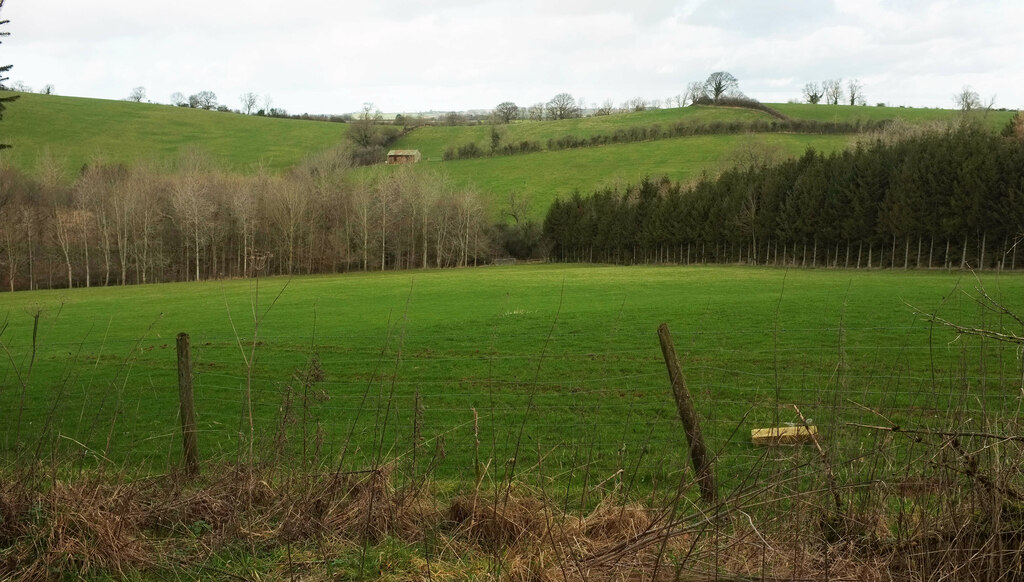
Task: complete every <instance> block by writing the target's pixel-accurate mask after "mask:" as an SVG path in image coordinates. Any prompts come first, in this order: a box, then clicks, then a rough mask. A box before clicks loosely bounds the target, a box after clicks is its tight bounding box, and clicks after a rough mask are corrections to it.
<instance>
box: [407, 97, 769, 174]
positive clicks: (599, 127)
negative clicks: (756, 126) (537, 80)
mask: <svg viewBox="0 0 1024 582" xmlns="http://www.w3.org/2000/svg"><path fill="white" fill-rule="evenodd" d="M755 119H763V120H771V119H774V118H773V117H772V116H771V115H768V114H767V113H765V112H763V111H756V110H753V109H739V108H733V107H703V106H698V107H683V108H678V109H655V110H652V111H639V112H635V113H621V114H617V115H602V116H597V117H582V118H579V119H562V120H559V121H543V122H536V121H518V122H514V123H510V124H508V125H499V126H497V129H498V131H499V133H500V135H501V143H502V144H506V143H519V142H521V141H537V142H540V144H541V147H547V146H546V143H547V140H549V139H557V138H559V137H562V136H565V135H572V136H576V137H590V136H592V135H600V134H611V133H614V132H615V131H616V130H619V129H628V128H630V127H644V128H646V127H650V126H652V125H654V124H662V125H668V124H670V123H676V122H684V123H694V124H696V123H710V122H714V121H722V122H729V121H753V120H755ZM469 142H475V143H477V144H478V145H479V146H480V147H481V148H483V149H484V150H485V151H486V150H487V149H488V148H489V147H490V143H491V126H490V125H471V126H465V125H463V126H424V127H420V128H417V129H415V130H414V131H412V132H410V133H409V134H408V135H406V136H404V137H402V138H401V139H400V140H398V142H396V144H395V147H396V148H401V149H418V150H420V152H421V153H422V154H423V157H424V159H425V160H433V161H438V160H440V159H441V157H442V156H443V155H444V151H445V150H446V149H447V148H449V147H459V146H461V145H465V144H467V143H469Z"/></svg>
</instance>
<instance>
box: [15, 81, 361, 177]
mask: <svg viewBox="0 0 1024 582" xmlns="http://www.w3.org/2000/svg"><path fill="white" fill-rule="evenodd" d="M2 94H4V95H7V94H9V93H6V92H3V93H2ZM20 95H21V96H20V98H19V99H18V100H17V101H15V102H13V103H8V104H7V110H6V111H5V112H4V119H3V122H2V123H0V142H2V143H7V144H11V145H13V146H14V147H13V148H11V149H8V150H4V151H3V152H0V161H2V162H4V163H8V164H11V165H13V166H15V167H18V168H22V169H24V170H26V171H29V172H33V171H34V170H35V169H36V167H37V165H38V160H39V159H40V158H41V157H44V156H50V157H52V158H53V159H54V160H56V161H57V163H58V164H59V165H60V167H61V168H62V169H63V170H64V173H65V177H66V178H68V179H70V178H72V177H73V176H75V175H76V174H77V172H78V171H79V170H80V169H81V167H82V165H83V164H87V163H89V162H92V161H95V160H102V161H104V162H123V163H129V164H131V163H140V162H141V163H157V164H166V163H169V162H171V161H173V160H174V159H175V157H176V156H177V155H178V153H179V152H180V151H181V150H182V149H183V148H186V147H199V148H201V149H202V150H204V151H206V152H208V153H209V154H210V156H211V157H212V158H213V161H214V163H215V165H218V166H221V167H224V168H225V169H229V170H234V171H239V172H248V171H252V169H254V168H255V167H257V166H263V167H265V168H268V169H271V170H281V169H285V168H288V167H291V166H293V165H295V164H296V163H298V162H299V161H300V160H302V159H303V158H305V157H307V156H309V155H310V154H312V153H315V152H319V151H322V150H324V149H327V148H329V147H331V146H333V145H335V144H338V143H339V142H341V141H342V140H343V138H344V136H345V132H346V131H347V126H346V125H344V124H340V123H324V122H316V121H300V120H295V119H278V118H270V117H257V116H246V115H239V114H235V113H223V112H218V111H205V110H197V109H187V108H181V107H172V106H169V105H154V104H150V103H130V102H127V101H109V100H104V99H86V98H80V97H60V96H55V95H37V94H33V93H22V94H20Z"/></svg>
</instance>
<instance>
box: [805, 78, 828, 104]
mask: <svg viewBox="0 0 1024 582" xmlns="http://www.w3.org/2000/svg"><path fill="white" fill-rule="evenodd" d="M823 95H824V94H823V93H822V90H821V87H819V86H818V84H817V83H815V82H813V81H812V82H810V83H807V84H806V85H804V100H805V101H807V102H808V103H811V104H813V105H817V104H818V103H820V102H821V98H822V97H823Z"/></svg>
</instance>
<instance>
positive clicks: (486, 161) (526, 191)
mask: <svg viewBox="0 0 1024 582" xmlns="http://www.w3.org/2000/svg"><path fill="white" fill-rule="evenodd" d="M849 140H850V137H849V136H845V135H794V134H759V135H756V136H750V135H714V136H696V137H686V138H678V139H665V140H657V141H649V142H642V143H635V144H616V145H607V146H601V147H594V148H580V149H571V150H564V151H556V152H537V153H533V154H523V155H516V156H498V157H493V158H478V159H474V160H458V161H450V162H437V163H424V164H420V165H419V166H418V168H419V169H421V170H423V171H441V172H443V173H445V174H446V175H448V176H449V177H450V178H451V179H452V181H453V182H454V183H455V184H456V185H458V186H460V187H465V188H469V187H473V188H476V189H477V190H479V191H480V192H483V193H485V194H486V198H487V199H489V200H490V201H491V208H490V211H491V215H492V216H493V217H494V218H495V219H499V218H501V216H502V207H503V206H502V205H503V204H505V202H506V201H507V200H508V196H509V194H510V193H512V192H515V193H516V194H517V195H519V196H521V197H526V198H527V199H529V201H530V209H531V212H532V215H533V218H534V219H536V220H543V218H544V216H545V214H546V213H547V210H548V207H549V206H550V204H551V202H552V201H554V200H555V199H556V198H559V197H562V198H565V197H567V196H570V195H572V193H573V191H575V190H579V191H580V192H581V193H583V194H589V193H591V192H593V191H594V190H596V189H600V188H605V187H613V188H614V187H618V188H620V189H624V188H625V187H626V186H628V185H631V184H637V183H638V182H640V180H642V179H643V178H644V177H646V176H650V177H652V178H660V177H662V176H667V177H669V178H670V179H672V180H678V181H682V182H686V181H690V180H695V179H697V178H699V177H700V176H701V174H702V173H704V172H708V173H710V174H715V173H717V172H718V171H720V170H722V169H725V168H728V167H731V166H732V165H734V164H735V163H736V162H735V161H734V157H735V156H736V155H738V154H739V153H740V152H741V151H744V150H746V149H747V148H748V147H749V146H750V144H751V143H753V144H755V147H756V148H761V149H763V150H764V151H765V152H768V153H770V154H771V155H775V156H780V157H792V156H799V155H800V154H802V153H803V152H804V151H806V149H807V148H808V147H813V148H815V149H816V150H818V151H820V152H833V151H839V150H842V149H843V148H845V147H846V146H847V144H848V143H849ZM369 171H373V170H369Z"/></svg>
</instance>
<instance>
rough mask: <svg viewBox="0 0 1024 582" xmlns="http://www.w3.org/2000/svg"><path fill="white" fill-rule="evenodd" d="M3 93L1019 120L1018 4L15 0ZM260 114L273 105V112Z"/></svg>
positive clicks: (919, 0)
mask: <svg viewBox="0 0 1024 582" xmlns="http://www.w3.org/2000/svg"><path fill="white" fill-rule="evenodd" d="M0 18H2V19H8V20H10V22H9V23H8V24H6V25H4V27H3V28H2V29H0V30H3V31H6V32H9V33H10V36H9V37H7V38H5V39H3V44H2V45H0V64H13V65H14V68H13V69H12V70H11V71H10V72H9V74H8V75H9V77H10V80H9V81H7V84H8V85H11V84H13V83H17V82H20V83H22V84H23V85H24V86H27V87H30V88H31V89H33V90H36V91H39V90H41V89H42V88H43V87H44V86H46V85H52V86H53V89H54V92H55V93H56V94H59V95H70V96H76V97H94V98H102V99H123V98H125V97H127V96H128V95H129V93H131V91H132V89H133V88H135V87H139V86H141V87H144V88H145V90H146V95H147V100H150V101H152V102H154V103H168V102H170V100H171V95H172V94H173V93H176V92H180V93H182V94H184V95H190V94H193V93H197V92H199V91H213V92H214V93H216V95H217V97H218V101H219V102H220V103H221V104H223V105H226V106H228V107H230V108H232V109H237V108H240V107H241V102H240V96H241V95H242V94H243V93H247V92H253V93H257V94H259V95H260V96H261V99H260V102H261V105H262V104H264V103H267V102H269V103H270V105H271V106H272V107H277V108H282V109H285V110H287V111H288V112H289V113H293V114H295V113H311V114H316V113H323V114H330V113H347V112H354V111H358V110H360V109H361V108H362V107H363V104H364V103H372V104H373V105H374V107H375V108H376V109H379V110H381V111H383V112H386V113H387V112H391V113H403V112H404V113H411V112H420V111H462V110H471V109H491V108H493V107H494V106H495V105H497V104H498V103H501V102H503V101H512V102H515V103H516V104H518V105H520V106H523V107H525V106H529V105H533V104H535V103H539V102H545V101H548V100H550V99H551V97H553V96H554V95H556V94H558V93H563V92H564V93H570V94H571V95H573V96H574V97H576V99H577V100H578V101H581V102H583V103H584V104H586V106H588V107H589V106H593V105H597V104H603V103H605V102H607V101H609V100H610V101H611V102H613V103H614V104H616V105H618V104H621V103H623V102H625V101H627V100H629V99H632V98H635V97H642V98H644V99H647V100H660V101H661V102H662V103H666V102H668V100H669V99H670V98H671V97H674V96H675V95H679V94H680V93H682V92H684V91H685V89H686V86H687V84H688V83H690V82H691V81H702V80H704V79H706V78H707V76H708V75H709V74H710V73H712V72H714V71H727V72H730V73H732V74H733V75H734V76H735V77H736V78H737V79H738V80H739V87H740V90H741V91H743V93H745V94H746V95H747V96H749V97H752V98H754V99H757V100H759V101H762V102H766V103H779V102H786V101H789V100H793V99H800V98H801V97H802V89H803V87H804V85H805V84H806V83H808V82H818V83H820V82H821V81H823V80H825V79H836V78H841V79H843V83H844V85H845V84H846V82H848V81H849V80H850V79H857V80H859V82H860V84H861V85H863V92H864V95H865V97H866V99H867V101H868V103H869V104H871V105H874V104H876V103H879V102H882V103H886V104H887V105H893V106H900V105H904V106H908V107H943V108H951V107H953V106H954V102H953V95H954V94H956V93H959V92H960V91H961V90H962V89H963V88H964V87H966V86H969V87H970V88H972V89H973V90H974V91H976V92H977V93H978V94H979V96H980V97H981V98H982V101H984V102H989V101H990V100H992V99H993V98H994V104H995V106H996V107H1007V108H1013V109H1016V108H1022V107H1024V66H1022V63H1024V35H1022V34H1021V32H1020V31H1021V23H1024V2H1021V1H1020V0H971V1H960V0H952V1H924V0H900V1H883V0H791V1H770V0H715V1H707V0H678V1H665V0H660V1H659V0H630V1H623V0H521V1H503V2H498V1H469V0H406V1H404V2H399V1H395V2H376V1H373V0H362V1H360V2H349V1H347V0H340V1H333V2H328V1H323V0H321V1H314V0H289V1H288V2H282V1H280V0H276V1H270V0H244V1H243V0H176V1H173V2H168V1H157V2H150V1H146V0H89V1H88V2H86V1H83V0H6V1H5V3H4V5H3V8H2V10H0ZM265 98H269V100H268V101H264V99H265Z"/></svg>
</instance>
